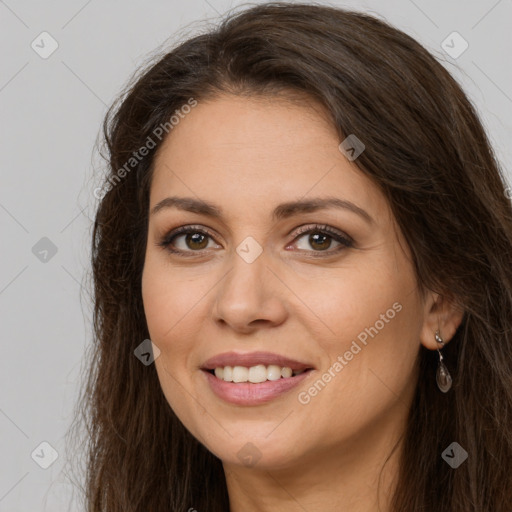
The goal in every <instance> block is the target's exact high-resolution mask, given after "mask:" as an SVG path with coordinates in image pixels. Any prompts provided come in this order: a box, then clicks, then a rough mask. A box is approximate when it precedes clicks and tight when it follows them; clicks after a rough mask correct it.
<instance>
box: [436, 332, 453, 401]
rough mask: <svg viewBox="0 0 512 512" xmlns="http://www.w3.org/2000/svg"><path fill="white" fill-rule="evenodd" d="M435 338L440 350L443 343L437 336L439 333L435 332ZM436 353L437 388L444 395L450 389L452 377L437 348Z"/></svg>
mask: <svg viewBox="0 0 512 512" xmlns="http://www.w3.org/2000/svg"><path fill="white" fill-rule="evenodd" d="M435 336H436V341H437V343H438V344H439V346H440V347H441V348H443V346H444V341H443V338H441V336H440V335H439V331H436V333H435ZM437 352H438V353H439V365H438V366H437V373H436V381H437V387H438V388H439V389H440V390H441V391H442V392H443V393H446V392H447V391H448V390H449V389H450V388H451V387H452V377H451V375H450V372H449V371H448V368H446V365H445V364H444V363H443V355H442V354H441V350H439V348H438V349H437Z"/></svg>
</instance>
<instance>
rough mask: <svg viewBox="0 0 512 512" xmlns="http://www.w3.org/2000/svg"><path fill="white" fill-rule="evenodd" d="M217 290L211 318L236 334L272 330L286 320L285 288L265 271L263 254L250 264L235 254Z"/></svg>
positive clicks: (268, 270) (273, 274)
mask: <svg viewBox="0 0 512 512" xmlns="http://www.w3.org/2000/svg"><path fill="white" fill-rule="evenodd" d="M216 289H217V292H216V293H217V295H216V297H215V304H214V307H213V318H214V320H215V321H216V322H217V323H220V324H223V325H224V326H226V325H227V326H229V327H231V328H232V329H233V330H236V331H237V332H240V333H245V334H248V333H251V332H253V331H254V330H255V329H258V328H261V327H265V326H266V327H275V326H278V325H280V324H281V323H283V322H284V321H285V320H286V318H287V316H288V311H287V308H286V303H285V293H286V287H285V286H284V285H283V284H282V282H281V281H280V280H279V279H277V278H276V276H275V270H271V269H270V268H269V267H268V261H267V258H266V257H265V253H264V252H263V253H262V254H261V255H260V256H259V257H258V258H257V259H256V260H255V261H253V262H251V263H248V262H247V261H245V260H244V259H243V258H241V257H240V256H239V255H238V254H237V253H234V254H233V258H232V267H231V270H229V271H228V272H227V274H226V275H225V277H224V279H222V280H221V282H220V283H219V285H218V287H216Z"/></svg>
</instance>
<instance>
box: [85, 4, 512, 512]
mask: <svg viewBox="0 0 512 512" xmlns="http://www.w3.org/2000/svg"><path fill="white" fill-rule="evenodd" d="M220 92H223V93H231V94H236V95H258V94H259V95H269V94H277V93H284V94H286V93H293V92H299V93H306V94H307V95H309V97H311V98H313V99H315V100H317V101H319V102H321V104H322V105H324V106H325V107H326V109H327V111H328V113H329V115H330V116H331V121H332V124H333V126H335V128H336V129H337V130H338V133H339V136H340V142H341V141H342V140H343V139H344V138H345V137H346V136H347V135H349V134H355V135H356V136H357V137H358V138H359V139H361V140H362V141H363V142H364V144H365V146H366V149H365V151H364V152H363V153H362V154H361V155H360V156H359V158H358V159H357V160H356V161H355V163H356V164H357V165H358V167H359V169H360V170H361V172H363V173H365V174H366V175H368V176H369V177H370V178H371V179H372V180H373V181H374V182H375V183H376V184H377V185H378V186H379V187H380V190H382V192H383V193H384V194H385V196H386V198H387V200H388V201H389V204H390V206H391V208H392V211H393V214H394V216H395V218H396V221H397V223H398V225H399V227H400V229H401V230H402V232H403V234H404V235H405V237H406V240H407V242H408V244H409V246H410V248H411V251H412V255H413V259H414V261H413V264H414V268H415V272H416V275H417V280H418V285H419V286H420V288H421V289H422V290H425V289H430V290H433V291H436V292H437V293H440V294H441V295H442V296H447V297H448V296H449V297H452V298H453V300H455V301H456V303H457V304H458V305H459V307H460V308H462V309H463V311H464V317H463V321H462V324H461V325H460V327H459V329H458V330H457V332H456V334H455V336H454V338H453V339H452V340H451V341H450V343H449V344H447V346H446V347H445V349H444V350H443V353H444V357H445V362H446V364H447V366H448V368H449V369H450V372H451V374H452V377H453V382H454V383H453V388H452V390H450V392H448V393H447V394H443V393H440V392H439V390H437V388H436V386H435V370H436V366H437V359H436V355H437V353H436V352H435V351H429V350H426V349H425V348H424V347H421V348H420V352H419V356H418V357H419V358H420V374H419V380H418V384H417V388H416V394H415V397H414V401H413V403H412V407H411V410H410V414H409V420H408V425H407V429H406V432H405V434H404V445H403V446H404V450H403V455H402V458H401V465H400V473H399V480H398V485H397V489H396V492H395V493H394V496H393V508H392V510H393V511H395V512H398V511H401V512H418V511H420V510H421V511H425V512H483V511H489V512H491V511H492V512H510V511H511V510H512V477H511V475H512V206H511V203H510V200H509V199H508V198H507V193H506V190H507V189H506V180H505V176H504V174H503V171H502V170H501V168H500V166H499V163H498V161H497V158H496V156H495V155H494V153H493V150H492V148H491V145H490V143H489V140H488V138H487V136H486V133H485V132H484V129H483V127H482V124H481V122H480V121H479V119H478V116H477V113H476V112H475V109H474V107H473V106H472V104H471V103H470V101H469V100H468V98H467V97H466V96H465V94H464V93H463V91H462V89H461V87H460V86H459V85H458V84H457V82H456V81H455V80H454V79H453V78H452V77H451V75H450V74H449V73H448V72H447V70H446V69H445V68H444V67H443V66H442V65H441V64H440V63H439V62H438V61H437V60H436V59H435V58H434V57H433V56H432V55H431V54H430V53H429V52H428V51H427V50H425V49H424V48H423V47H422V46H421V45H420V44H419V43H418V42H416V41H415V40H414V39H412V38H411V37H409V36H408V35H406V34H405V33H404V32H402V31H400V30H397V29H396V28H394V27H392V26H390V25H389V24H387V23H386V22H384V21H382V20H379V19H377V18H375V17H372V16H369V15H366V14H363V13H358V12H351V11H348V10H344V9H341V8H335V7H329V6H319V5H312V4H299V3H295V2H293V3H282V2H276V3H268V4H261V5H258V6H255V7H251V8H247V9H244V10H242V11H241V12H238V13H234V14H231V15H230V16H228V17H226V18H225V19H223V20H222V22H221V23H219V25H218V26H217V27H215V28H214V29H212V30H210V31H208V32H207V33H204V34H201V35H197V36H195V37H193V38H191V39H189V40H186V41H185V42H183V43H181V44H179V45H177V46H176V47H175V48H174V49H172V51H168V52H165V54H164V55H159V56H158V58H157V59H155V60H152V61H151V62H150V63H149V64H148V65H147V66H146V67H145V68H143V69H141V70H140V71H139V72H138V73H137V74H136V75H135V76H134V77H133V78H132V80H131V82H130V83H129V85H128V86H127V87H126V88H125V90H124V91H123V93H122V94H121V95H120V96H119V98H118V99H117V101H116V102H115V103H114V104H113V105H112V107H111V108H110V110H109V112H108V113H107V115H106V118H105V122H104V127H103V128H104V130H103V134H104V141H105V148H106V152H107V156H106V158H107V161H108V167H109V175H108V176H107V178H106V180H105V186H104V188H103V190H102V192H101V200H100V203H99V206H98V209H97V214H96V218H95V222H94V228H93V236H92V270H93V283H94V287H93V292H94V344H93V345H92V352H91V357H90V358H89V362H88V364H89V368H88V377H87V378H88V380H87V383H86V385H84V387H83V392H82V395H81V400H80V407H81V409H80V411H81V416H82V417H81V420H83V421H84V422H85V423H86V425H87V432H86V442H87V461H86V471H87V474H86V476H87V478H86V485H85V497H86V502H87V511H88V512H121V511H122V512H129V511H151V512H157V511H164V510H166V511H173V512H178V511H180V512H181V511H184V512H185V511H188V510H189V509H191V508H193V509H196V510H198V511H200V512H201V511H212V512H215V511H219V512H220V511H222V512H225V511H227V510H229V500H228V495H227V490H226V482H225V476H224V472H223V467H222V464H221V461H220V460H219V459H218V458H217V457H215V456H214V455H213V454H212V453H211V452H209V451H208V450H207V449H206V448H205V447H204V446H203V445H202V444H201V443H199V442H198V441H197V440H196V439H195V438H194V437H193V436H192V435H191V434H190V433H189V432H188V431H187V430H186V429H185V428H184V426H183V425H182V424H181V422H180V421H179V420H178V418H177V417H176V416H175V414H174V413H173V411H172V409H171V408H170V407H169V404H168V403H167V401H166V400H165V397H164V395H163V392H162V389H161V386H160V383H159V380H158V377H157V373H156V370H155V367H154V365H148V366H146V365H144V364H141V361H139V360H138V359H137V358H136V357H135V356H134V350H135V349H136V348H137V346H139V345H140V343H141V342H142V341H143V340H145V339H147V338H149V334H148V330H147V325H146V320H145V316H144V311H143V305H142V297H141V274H142V269H143V264H144V254H145V247H146V237H147V223H148V201H149V186H150V183H151V173H152V166H153V162H154V156H155V153H156V151H157V150H158V149H159V147H160V146H161V141H162V140H163V139H164V138H163V137H162V138H161V139H158V138H157V137H155V133H156V132H155V130H157V132H158V127H161V126H162V125H163V126H167V130H166V133H169V134H170V135H169V136H172V128H171V126H170V125H169V119H170V117H171V116H172V115H173V113H174V112H176V111H177V110H178V111H180V109H181V108H182V107H183V105H186V104H187V103H189V104H190V100H191V99H194V100H195V101H198V102H201V101H203V100H206V99H209V98H214V97H215V95H217V94H219V93H220ZM166 123H167V125H166ZM158 133H160V132H158ZM149 138H151V139H152V140H153V142H154V147H152V148H151V149H149V151H148V152H147V154H146V155H145V156H144V157H143V158H140V159H139V158H137V159H136V161H135V160H130V159H131V158H134V156H133V155H134V154H135V153H137V152H140V151H139V150H140V148H141V147H143V146H149V144H148V140H149ZM151 146H153V144H151ZM127 162H131V163H130V164H129V165H128V166H127ZM123 168H124V172H120V169H123ZM454 441H455V442H457V443H459V444H460V445H461V446H462V447H463V448H464V449H465V450H466V451H467V452H468V458H467V460H466V461H465V462H464V463H463V464H462V465H460V466H459V467H458V468H457V469H452V468H451V467H450V466H449V465H448V464H447V463H446V462H445V461H444V460H443V458H442V457H441V454H442V452H443V451H444V450H445V448H446V447H448V446H449V445H450V444H451V443H452V442H454Z"/></svg>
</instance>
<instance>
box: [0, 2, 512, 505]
mask: <svg viewBox="0 0 512 512" xmlns="http://www.w3.org/2000/svg"><path fill="white" fill-rule="evenodd" d="M253 3H260V2H253ZM317 3H322V2H317ZM326 3H327V2H326ZM240 4H242V2H234V1H231V2H230V1H228V0H187V1H186V2H184V1H183V0H167V1H163V0H158V1H153V2H143V1H142V0H139V1H133V0H132V1H127V0H124V1H120V0H108V1H99V0H89V1H87V0H72V1H70V0H67V1H64V0H58V1H54V2H36V1H35V0H32V1H24V0H5V1H3V0H2V1H0V43H1V48H2V60H1V72H0V117H1V120H2V122H1V134H0V141H1V151H0V159H1V164H0V173H1V188H0V225H1V229H2V251H1V261H2V264H1V268H0V311H1V333H2V342H1V356H0V379H1V380H0V390H1V395H0V450H1V452H0V454H1V456H0V511H2V512H26V511H29V510H30V511H46V510H48V511H52V512H64V511H67V510H78V509H79V508H78V505H77V503H74V499H75V498H74V497H73V486H72V485H71V484H70V483H69V482H68V481H67V479H66V473H67V471H68V467H67V464H66V461H67V460H68V459H69V458H70V457H71V455H73V456H75V455H77V454H69V453H66V449H65V448H66V447H65V439H64V435H65V433H66V430H67V428H68V426H69V424H70V421H71V419H72V414H73V407H74V404H75V401H76V398H77V393H78V389H79V383H80V381H79V371H80V365H81V363H82V359H83V356H84V353H85V352H84V351H85V349H86V347H87V346H88V345H89V344H90V340H91V327H90V325H91V303H90V299H89V298H88V293H87V286H86V285H87V283H86V281H85V280H84V275H85V272H86V271H87V270H88V267H89V258H90V249H89V243H90V231H91V223H92V221H91V219H92V218H93V214H94V209H95V207H96V204H97V200H96V199H95V197H94V195H93V190H94V188H95V187H97V186H98V184H99V176H100V173H101V169H100V168H99V164H100V163H101V161H100V160H99V159H98V158H97V157H95V156H94V145H95V141H96V137H97V135H98V133H99V130H100V126H101V122H102V120H103V116H104V114H105V112H106V109H107V106H109V105H110V104H111V102H112V101H113V99H114V97H115V96H116V95H117V94H118V92H119V91H120V90H121V88H122V87H123V86H124V85H125V84H126V82H127V80H128V78H129V77H130V76H131V75H132V73H133V72H134V71H135V70H136V68H137V67H138V66H139V65H140V64H142V63H143V61H144V60H145V58H146V57H147V56H148V55H149V54H150V53H151V52H153V51H154V50H155V49H157V48H159V47H160V45H162V43H164V42H166V41H167V44H169V45H172V44H174V43H175V42H178V41H180V40H182V39H183V38H184V37H187V36H189V35H192V34H193V33H195V31H196V30H201V29H202V28H203V27H204V25H205V23H208V22H211V23H214V22H215V21H216V20H217V19H218V18H219V16H221V15H222V14H224V13H225V12H226V11H228V10H230V9H232V8H234V7H236V6H238V5H240ZM329 5H339V6H340V7H346V8H351V9H355V10H360V11H365V12H369V13H372V14H374V15H377V16H378V17H382V18H384V19H386V20H388V21H389V22H390V23H391V24H393V25H394V26H396V27H397V28H399V29H402V30H404V31H405V32H406V33H408V34H409V35H411V36H412V37H414V38H415V39H417V40H418V41H419V42H421V43H422V44H423V45H424V46H426V48H427V49H429V50H430V51H431V52H432V53H433V54H434V55H435V56H436V57H437V58H438V59H439V60H440V61H441V62H442V63H443V65H444V66H445V67H446V68H447V69H448V70H449V71H450V72H451V73H452V75H453V76H455V78H456V79H457V80H458V81H459V82H460V83H461V84H462V86H463V88H464V90H465V91H466V93H467V94H468V96H469V97H470V99H471V100H472V102H473V103H474V104H475V105H476V107H477V110H478V112H479V113H480V116H481V118H482V120H483V122H484V125H485V128H486V129H487V132H488V134H489V136H490V139H491V142H492V143H493V146H494V148H495V151H496V154H497V156H498V158H499V160H500V162H501V164H502V166H503V168H504V169H505V170H506V172H507V176H508V180H509V182H512V174H511V164H512V149H511V148H512V145H511V144H510V141H511V138H512V137H511V135H512V124H511V121H510V120H511V119H512V67H511V66H510V54H511V52H512V36H511V31H510V27H509V25H510V23H509V22H510V20H511V19H512V2H511V1H510V0H498V1H497V0H472V1H467V0H453V1H451V2H445V1H441V0H435V1H433V0H429V1H427V0H414V1H413V0H388V1H386V2H382V1H379V0H373V1H370V0H368V1H362V0H353V1H345V2H341V1H340V2H336V1H333V2H329ZM201 20H206V21H201ZM178 31H180V32H179V34H178ZM142 477H143V475H141V478H142Z"/></svg>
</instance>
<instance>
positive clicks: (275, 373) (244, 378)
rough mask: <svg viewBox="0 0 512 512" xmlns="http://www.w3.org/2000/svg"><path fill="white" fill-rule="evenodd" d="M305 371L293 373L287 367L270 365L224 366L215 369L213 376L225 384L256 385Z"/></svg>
mask: <svg viewBox="0 0 512 512" xmlns="http://www.w3.org/2000/svg"><path fill="white" fill-rule="evenodd" d="M304 371H305V370H296V371H293V370H292V369H291V368H290V367H288V366H284V367H283V366H277V365H274V364H271V365H269V366H265V365H263V364H259V365H257V366H251V367H250V368H247V367H245V366H224V367H218V368H215V376H216V377H217V378H218V379H221V380H224V381H226V382H252V383H253V384H257V383H259V382H265V381H267V380H279V379H280V378H281V377H282V378H285V379H286V378H289V377H291V376H292V375H300V374H301V373H303V372H304Z"/></svg>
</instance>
